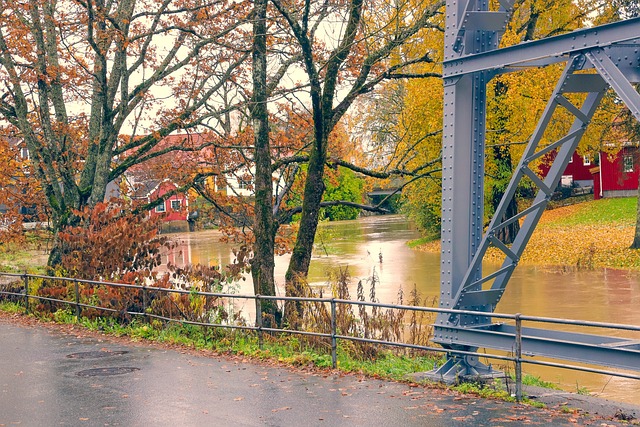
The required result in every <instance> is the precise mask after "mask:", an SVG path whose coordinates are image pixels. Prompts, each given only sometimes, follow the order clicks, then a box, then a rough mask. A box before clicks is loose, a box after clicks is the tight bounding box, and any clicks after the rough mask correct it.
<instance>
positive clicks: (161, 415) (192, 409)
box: [0, 318, 623, 427]
mask: <svg viewBox="0 0 640 427" xmlns="http://www.w3.org/2000/svg"><path fill="white" fill-rule="evenodd" d="M14 425H19V426H342V425H344V426H433V427H446V426H474V427H477V426H492V427H493V426H519V425H544V426H548V425H554V426H575V425H595V426H612V425H616V426H617V425H623V424H620V423H616V422H613V421H603V420H602V419H596V418H591V417H588V416H587V417H585V416H576V415H574V414H564V413H561V412H558V411H546V410H540V409H535V408H532V407H529V406H524V405H516V404H511V403H505V402H499V401H492V400H485V399H480V398H477V397H473V396H461V395H457V394H454V393H451V392H447V391H442V390H434V389H428V388H423V387H411V386H409V385H407V384H400V383H393V382H386V381H379V380H374V379H364V378H360V377H357V376H352V375H340V374H335V373H332V372H305V371H301V370H293V369H287V368H282V367H273V366H269V365H266V364H259V363H252V362H250V361H243V360H242V359H238V358H226V357H224V356H217V357H212V356H202V355H197V354H194V353H193V352H184V351H177V350H172V349H164V348H159V347H157V346H150V345H144V344H138V343H127V342H125V341H122V340H116V339H113V338H110V337H107V336H100V335H98V334H94V333H88V332H86V331H84V330H82V329H75V330H71V331H66V332H65V331H63V330H60V328H54V329H51V328H49V327H44V326H24V325H16V324H14V323H12V322H10V321H7V320H6V319H2V318H0V427H4V426H14Z"/></svg>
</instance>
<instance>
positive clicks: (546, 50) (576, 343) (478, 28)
mask: <svg viewBox="0 0 640 427" xmlns="http://www.w3.org/2000/svg"><path fill="white" fill-rule="evenodd" d="M489 3H490V2H488V1H485V0H447V4H446V33H445V60H444V72H443V77H444V128H443V160H442V162H443V165H442V166H443V167H442V169H443V172H442V253H441V273H440V307H441V308H447V309H459V310H469V311H477V312H481V313H483V314H480V315H457V314H448V313H441V314H439V315H438V318H437V320H436V325H435V341H436V342H437V343H439V344H440V345H442V346H443V347H445V348H448V349H451V350H457V351H463V352H473V351H475V350H477V349H478V348H479V347H483V348H492V349H498V350H505V351H511V350H512V348H511V346H512V343H513V336H514V333H515V331H514V328H513V327H510V326H507V325H503V324H497V323H492V318H491V313H492V312H494V310H495V308H496V305H497V304H498V302H499V301H500V298H501V297H502V295H503V293H504V291H505V288H506V286H507V283H508V282H509V278H510V277H511V274H512V273H513V270H514V269H515V268H516V266H517V264H518V260H519V259H520V256H521V255H522V252H523V251H524V249H525V247H526V245H527V242H528V241H529V238H530V237H531V235H532V233H533V231H534V229H535V227H536V225H537V224H538V221H539V219H540V217H541V216H542V213H543V211H544V209H545V207H546V206H547V204H548V203H549V200H550V199H551V196H552V193H553V191H554V189H555V188H556V186H557V185H558V182H559V180H560V178H561V175H562V173H563V171H564V169H565V168H566V166H567V164H568V163H569V160H570V159H571V156H572V154H573V152H574V151H575V149H576V147H577V145H578V143H579V141H580V139H581V137H582V136H583V134H584V132H585V130H586V128H587V126H588V124H589V122H590V120H591V118H592V117H593V115H594V112H595V111H596V109H597V107H598V105H599V104H600V101H601V100H602V98H603V96H604V94H605V92H606V91H607V90H608V89H609V88H612V89H613V90H614V91H615V92H616V94H617V96H618V97H619V98H620V99H621V100H622V101H623V102H624V103H625V104H626V106H627V107H628V108H629V110H630V111H631V113H632V114H633V115H634V116H635V118H636V119H639V120H640V95H639V94H638V92H637V91H636V90H635V89H634V87H633V86H632V84H633V83H638V82H640V18H636V19H629V20H624V21H620V22H616V23H613V24H608V25H603V26H599V27H592V28H586V29H582V30H578V31H573V32H571V33H568V34H564V35H560V36H556V37H550V38H546V39H541V40H537V41H531V42H526V43H521V44H519V45H516V46H511V47H506V48H499V43H500V39H501V37H502V35H503V33H504V31H505V28H506V26H507V24H508V23H509V20H510V19H511V15H512V12H513V8H514V3H515V0H499V8H498V10H489ZM554 63H565V64H566V65H565V66H564V71H563V72H562V75H561V77H560V78H559V80H558V82H557V84H556V86H555V89H554V91H553V93H552V95H551V97H550V98H549V101H548V103H547V106H546V108H545V110H544V112H543V114H542V116H541V118H540V120H539V122H538V124H537V127H536V129H535V132H534V133H533V135H532V137H531V139H530V141H529V142H528V145H527V147H526V149H525V152H524V155H523V156H522V159H521V160H520V163H519V164H518V166H517V167H516V168H515V171H514V173H513V176H512V178H511V181H510V183H509V185H508V187H507V190H506V192H505V194H504V197H503V199H502V201H501V202H500V204H499V206H498V208H497V210H496V212H495V214H494V216H493V219H492V221H491V222H490V224H489V226H488V228H487V230H486V231H485V232H484V234H483V205H484V199H483V198H484V194H483V187H484V184H483V180H484V155H485V132H486V120H485V119H486V118H485V113H486V90H487V83H488V82H489V81H490V80H491V79H492V78H494V77H496V76H499V75H502V74H505V73H509V72H513V71H519V70H523V69H527V68H533V67H543V66H547V65H550V64H554ZM575 93H579V94H583V96H581V97H579V98H580V99H583V101H581V103H580V105H576V103H575V100H573V101H571V100H570V98H571V99H574V98H576V97H567V95H569V94H575ZM559 109H564V110H565V111H567V112H568V113H570V115H571V117H572V120H573V124H572V126H571V128H570V130H569V131H568V133H567V134H566V135H564V136H563V137H561V138H560V139H558V140H557V141H555V142H553V143H551V144H548V145H547V144H541V140H542V137H543V135H544V133H545V130H546V129H547V127H548V126H549V123H550V122H551V119H552V116H553V114H554V112H556V111H559ZM552 151H555V152H556V156H555V158H554V159H553V161H552V164H551V167H550V170H549V172H548V174H547V175H546V176H545V177H540V176H539V175H538V174H536V173H535V171H534V170H532V168H530V167H529V164H530V163H531V162H532V161H534V160H536V159H539V158H540V157H542V156H544V155H545V154H547V153H550V152H552ZM525 178H528V179H530V180H531V181H532V182H533V183H534V184H535V186H536V187H537V196H536V197H535V199H534V202H533V204H532V205H531V207H529V208H528V209H526V210H524V211H522V212H519V213H517V214H516V215H515V216H512V217H505V213H506V212H507V206H508V204H509V202H510V201H511V199H512V198H513V197H514V195H515V193H516V189H517V187H518V184H519V183H520V182H521V181H522V180H523V179H525ZM515 221H522V226H521V228H520V231H519V232H518V233H517V235H516V236H515V240H514V243H513V244H512V245H510V246H507V245H505V244H503V243H502V242H501V241H500V240H498V238H497V237H496V236H497V234H498V232H499V231H500V230H501V229H503V228H504V227H507V226H509V225H510V224H512V223H513V222H515ZM490 246H494V247H497V248H498V249H500V251H502V253H503V254H504V261H503V263H502V266H501V267H500V268H499V269H498V270H497V271H495V272H492V273H490V274H483V271H482V261H483V258H484V256H485V254H486V252H487V249H488V248H489V247H490ZM549 303H550V304H551V303H554V302H552V301H550V302H549ZM484 313H486V315H484ZM522 333H523V342H522V351H523V352H525V353H532V354H538V355H543V356H549V357H554V358H560V359H566V360H573V361H579V362H586V363H589V362H592V363H596V364H600V365H604V366H610V367H614V368H621V369H626V370H634V371H637V370H640V342H639V341H637V340H636V341H632V340H623V339H620V338H613V337H604V336H596V335H587V334H578V333H571V332H558V331H551V330H545V329H533V328H525V329H524V330H523V331H522ZM448 357H449V358H448V360H447V362H446V363H445V364H444V365H443V366H441V367H440V368H439V369H437V370H436V371H434V372H432V373H431V374H430V375H429V376H430V377H432V378H438V379H442V380H445V381H449V380H454V379H455V378H458V377H459V376H467V375H473V376H476V375H485V374H491V373H492V371H491V368H490V367H487V366H485V365H483V364H481V363H479V362H478V360H477V358H475V357H474V356H465V355H459V354H458V355H456V353H455V352H452V353H450V355H449V356H448Z"/></svg>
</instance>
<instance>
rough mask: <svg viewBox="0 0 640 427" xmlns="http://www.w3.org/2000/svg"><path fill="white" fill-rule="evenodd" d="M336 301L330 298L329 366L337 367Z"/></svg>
mask: <svg viewBox="0 0 640 427" xmlns="http://www.w3.org/2000/svg"><path fill="white" fill-rule="evenodd" d="M336 323H337V322H336V300H335V298H331V366H333V369H335V368H337V367H338V340H337V339H336V335H337V334H336Z"/></svg>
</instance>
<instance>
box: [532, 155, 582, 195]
mask: <svg viewBox="0 0 640 427" xmlns="http://www.w3.org/2000/svg"><path fill="white" fill-rule="evenodd" d="M549 156H555V152H554V153H551V154H549ZM551 160H553V157H549V161H548V162H542V163H541V164H540V166H539V167H538V168H539V170H540V173H541V174H542V176H547V173H549V167H550V164H551ZM593 163H594V162H593V159H592V158H591V157H590V156H588V155H587V156H581V155H579V154H578V153H575V152H574V153H573V156H572V157H571V160H569V164H568V165H567V167H566V169H565V170H564V173H563V174H562V179H561V181H560V185H561V186H563V187H581V188H585V189H586V188H590V187H593V185H594V178H593V174H592V173H591V169H592V168H593V167H594V164H593Z"/></svg>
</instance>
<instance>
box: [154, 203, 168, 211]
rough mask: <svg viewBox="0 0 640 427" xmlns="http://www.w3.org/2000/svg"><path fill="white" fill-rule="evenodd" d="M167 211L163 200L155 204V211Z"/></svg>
mask: <svg viewBox="0 0 640 427" xmlns="http://www.w3.org/2000/svg"><path fill="white" fill-rule="evenodd" d="M166 211H167V207H166V206H165V202H162V204H161V205H158V206H156V212H158V213H165V212H166Z"/></svg>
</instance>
